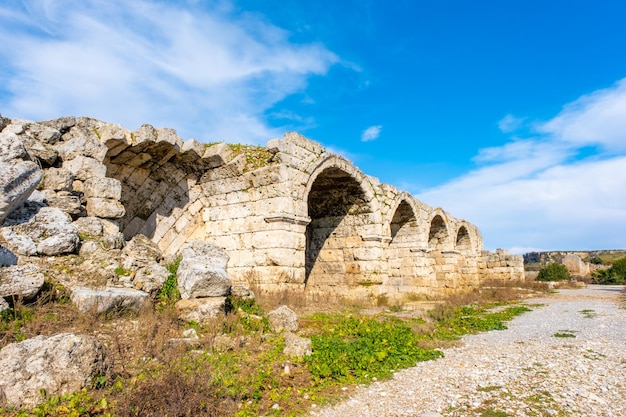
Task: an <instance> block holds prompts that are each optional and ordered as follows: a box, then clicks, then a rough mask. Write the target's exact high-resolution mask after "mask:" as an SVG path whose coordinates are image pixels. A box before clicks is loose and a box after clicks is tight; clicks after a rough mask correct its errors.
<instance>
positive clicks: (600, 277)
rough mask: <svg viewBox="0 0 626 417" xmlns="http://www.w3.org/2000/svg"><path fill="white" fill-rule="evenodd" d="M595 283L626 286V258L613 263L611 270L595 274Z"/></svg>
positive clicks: (603, 270)
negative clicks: (625, 284)
mask: <svg viewBox="0 0 626 417" xmlns="http://www.w3.org/2000/svg"><path fill="white" fill-rule="evenodd" d="M592 278H593V282H594V283H596V284H624V283H626V258H622V259H619V260H617V261H615V262H613V265H611V267H610V268H609V269H600V270H597V271H595V272H594V273H593V276H592Z"/></svg>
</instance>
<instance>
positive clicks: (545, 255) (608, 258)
mask: <svg viewBox="0 0 626 417" xmlns="http://www.w3.org/2000/svg"><path fill="white" fill-rule="evenodd" d="M566 255H578V256H579V257H580V259H582V260H583V261H584V262H591V263H595V262H592V259H594V258H600V260H602V262H601V263H602V264H605V265H609V264H612V263H613V262H614V261H616V260H618V259H621V258H626V250H624V249H611V250H590V251H549V252H528V253H525V254H524V255H523V256H524V265H527V264H534V263H539V264H541V265H546V264H548V263H551V262H561V260H562V259H563V257H564V256H566Z"/></svg>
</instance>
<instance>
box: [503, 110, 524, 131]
mask: <svg viewBox="0 0 626 417" xmlns="http://www.w3.org/2000/svg"><path fill="white" fill-rule="evenodd" d="M525 120H526V119H525V118H523V117H515V116H513V115H512V114H507V115H506V116H504V117H503V118H502V119H501V120H500V121H499V122H498V128H499V129H500V130H501V131H502V132H503V133H511V132H514V131H516V130H517V129H519V128H520V127H521V126H522V125H523V124H524V121H525Z"/></svg>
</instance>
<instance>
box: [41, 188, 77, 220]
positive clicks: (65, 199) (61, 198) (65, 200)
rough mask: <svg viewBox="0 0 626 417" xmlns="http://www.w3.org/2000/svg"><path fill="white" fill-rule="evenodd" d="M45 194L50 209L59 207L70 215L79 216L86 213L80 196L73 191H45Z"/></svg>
mask: <svg viewBox="0 0 626 417" xmlns="http://www.w3.org/2000/svg"><path fill="white" fill-rule="evenodd" d="M43 194H44V195H45V199H46V201H47V203H48V206H50V207H58V208H60V209H61V210H63V211H64V212H66V213H68V214H70V215H79V214H81V213H83V212H84V208H83V205H82V204H81V202H80V197H79V195H78V194H76V193H73V192H71V191H57V192H54V191H52V190H44V191H43Z"/></svg>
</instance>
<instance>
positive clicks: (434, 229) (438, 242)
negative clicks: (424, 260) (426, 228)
mask: <svg viewBox="0 0 626 417" xmlns="http://www.w3.org/2000/svg"><path fill="white" fill-rule="evenodd" d="M447 239H448V228H447V227H446V222H445V221H444V220H443V217H441V215H439V214H437V215H436V216H435V217H433V220H432V221H431V222H430V232H429V234H428V247H429V248H430V249H436V250H442V249H443V248H444V245H445V242H446V240H447Z"/></svg>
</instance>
